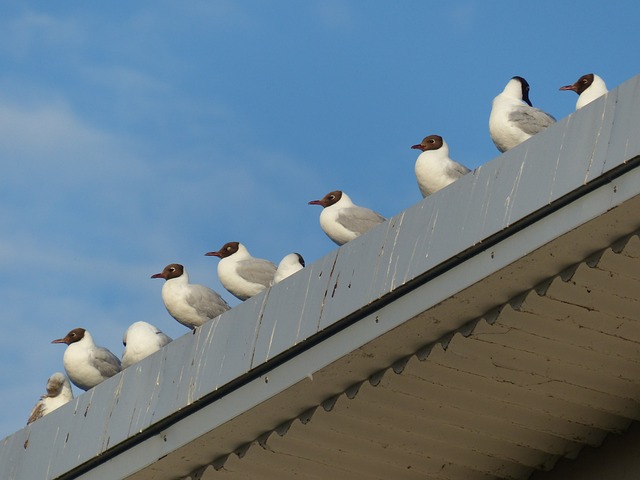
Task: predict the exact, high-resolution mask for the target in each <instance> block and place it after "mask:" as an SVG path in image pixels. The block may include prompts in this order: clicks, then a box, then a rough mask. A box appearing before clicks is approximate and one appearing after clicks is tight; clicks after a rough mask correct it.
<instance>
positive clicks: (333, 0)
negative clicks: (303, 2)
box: [313, 0, 355, 29]
mask: <svg viewBox="0 0 640 480" xmlns="http://www.w3.org/2000/svg"><path fill="white" fill-rule="evenodd" d="M313 7H314V13H315V15H316V18H317V19H318V21H319V22H320V23H321V24H322V25H323V26H325V27H328V28H332V29H336V28H339V29H342V28H347V27H350V26H351V25H352V24H353V22H354V20H355V16H354V14H353V11H352V8H351V6H350V5H349V4H348V3H347V2H345V1H343V0H326V1H320V2H316V3H314V5H313Z"/></svg>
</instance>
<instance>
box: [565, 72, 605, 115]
mask: <svg viewBox="0 0 640 480" xmlns="http://www.w3.org/2000/svg"><path fill="white" fill-rule="evenodd" d="M560 90H573V91H574V92H576V93H577V94H578V101H577V102H576V110H578V109H579V108H582V107H584V106H585V105H586V104H588V103H591V102H593V101H594V100H595V99H596V98H598V97H601V96H602V95H604V94H605V93H607V92H608V90H607V85H606V84H605V83H604V80H602V78H600V77H599V76H598V75H596V74H595V73H587V74H586V75H583V76H581V77H580V78H579V79H578V81H577V82H576V83H574V84H573V85H565V86H564V87H560Z"/></svg>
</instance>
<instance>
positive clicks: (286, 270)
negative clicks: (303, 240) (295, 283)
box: [273, 253, 305, 285]
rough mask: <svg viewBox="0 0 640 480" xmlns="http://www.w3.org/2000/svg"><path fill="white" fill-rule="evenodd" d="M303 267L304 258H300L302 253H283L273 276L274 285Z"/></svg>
mask: <svg viewBox="0 0 640 480" xmlns="http://www.w3.org/2000/svg"><path fill="white" fill-rule="evenodd" d="M304 267H305V265H304V258H302V255H300V254H299V253H290V254H289V255H285V257H284V258H283V259H282V260H280V263H279V264H278V269H277V270H276V274H275V276H274V277H273V284H274V285H275V284H276V283H278V282H281V281H282V280H284V279H285V278H287V277H288V276H289V275H293V274H294V273H296V272H297V271H298V270H302V269H303V268H304Z"/></svg>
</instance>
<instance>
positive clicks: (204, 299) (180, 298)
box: [151, 263, 231, 329]
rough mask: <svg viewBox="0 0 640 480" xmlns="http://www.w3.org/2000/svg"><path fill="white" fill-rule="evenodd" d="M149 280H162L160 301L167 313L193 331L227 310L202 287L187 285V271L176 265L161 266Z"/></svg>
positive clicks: (209, 291)
mask: <svg viewBox="0 0 640 480" xmlns="http://www.w3.org/2000/svg"><path fill="white" fill-rule="evenodd" d="M151 278H164V279H165V280H166V281H165V282H164V285H162V301H163V302H164V306H165V307H166V309H167V311H168V312H169V314H170V315H171V316H172V317H173V318H175V319H176V320H177V321H178V322H180V323H181V324H182V325H184V326H186V327H189V328H191V329H194V328H196V327H199V326H200V325H202V324H203V323H205V322H207V321H209V320H211V319H213V318H216V317H217V316H218V315H221V314H223V313H224V312H226V311H227V310H229V308H231V307H229V305H228V304H227V302H226V301H225V300H224V299H223V298H222V297H221V296H220V295H218V294H217V293H216V292H214V291H213V290H211V289H210V288H209V287H205V286H204V285H198V284H191V283H189V274H188V273H187V269H186V268H185V267H184V266H182V265H180V264H179V263H172V264H170V265H167V266H166V267H164V270H162V272H161V273H156V274H155V275H151Z"/></svg>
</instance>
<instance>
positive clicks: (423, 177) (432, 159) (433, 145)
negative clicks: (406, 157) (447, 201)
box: [411, 135, 470, 197]
mask: <svg viewBox="0 0 640 480" xmlns="http://www.w3.org/2000/svg"><path fill="white" fill-rule="evenodd" d="M411 148H414V149H417V150H421V151H422V153H421V154H420V155H418V158H417V160H416V165H415V172H416V179H417V180H418V187H419V188H420V192H422V196H423V197H427V196H428V195H431V194H432V193H435V192H437V191H438V190H440V189H441V188H444V187H446V186H447V185H449V184H450V183H453V182H455V181H456V180H457V179H459V178H460V177H462V176H463V175H466V174H467V173H469V172H470V170H469V169H468V168H467V167H465V166H464V165H461V164H460V163H458V162H455V161H453V160H451V158H449V145H447V142H445V141H444V139H443V138H442V137H441V136H440V135H429V136H428V137H424V139H423V140H422V142H421V143H419V144H418V145H413V146H412V147H411Z"/></svg>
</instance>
